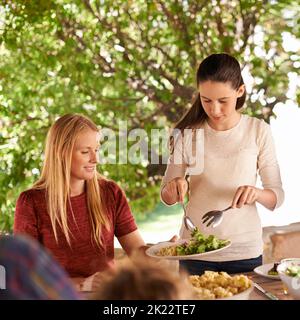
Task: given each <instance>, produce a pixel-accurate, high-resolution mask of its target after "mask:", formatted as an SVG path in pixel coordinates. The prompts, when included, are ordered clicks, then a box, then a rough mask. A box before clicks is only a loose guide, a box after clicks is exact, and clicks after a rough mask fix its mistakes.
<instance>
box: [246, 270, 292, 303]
mask: <svg viewBox="0 0 300 320" xmlns="http://www.w3.org/2000/svg"><path fill="white" fill-rule="evenodd" d="M244 274H245V275H247V276H248V277H249V278H251V280H252V281H253V282H256V283H257V284H259V285H260V286H261V287H262V288H263V289H265V290H266V291H269V292H271V293H272V294H274V295H275V296H276V297H277V298H279V300H294V298H293V297H292V296H291V295H290V294H288V293H287V294H285V293H284V286H283V283H282V282H281V280H273V279H269V278H265V277H262V276H259V275H258V274H256V273H254V272H248V273H244ZM250 300H269V298H268V297H267V296H265V295H264V294H263V293H261V292H260V291H259V290H257V289H256V288H254V289H253V291H252V292H251V294H250Z"/></svg>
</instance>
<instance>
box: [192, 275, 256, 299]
mask: <svg viewBox="0 0 300 320" xmlns="http://www.w3.org/2000/svg"><path fill="white" fill-rule="evenodd" d="M189 281H190V283H191V284H192V286H193V287H194V289H195V291H196V295H197V297H198V298H199V299H201V300H211V299H219V298H228V297H232V296H234V295H236V294H238V293H241V292H243V291H245V290H247V289H248V288H250V287H251V283H252V282H251V280H250V279H249V278H248V277H247V276H245V275H234V276H230V275H229V274H228V273H227V272H214V271H205V272H204V274H203V275H201V276H197V275H193V276H189Z"/></svg>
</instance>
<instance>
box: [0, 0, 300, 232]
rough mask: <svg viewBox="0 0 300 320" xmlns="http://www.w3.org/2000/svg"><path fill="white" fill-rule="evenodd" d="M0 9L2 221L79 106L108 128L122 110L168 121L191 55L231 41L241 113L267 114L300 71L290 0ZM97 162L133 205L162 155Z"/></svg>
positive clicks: (183, 90)
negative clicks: (290, 40) (243, 87)
mask: <svg viewBox="0 0 300 320" xmlns="http://www.w3.org/2000/svg"><path fill="white" fill-rule="evenodd" d="M0 8H1V11H0V12H1V20H2V21H3V22H1V23H2V27H1V31H0V32H1V49H0V74H1V78H0V81H1V82H0V89H1V95H0V106H1V109H0V128H1V133H0V157H1V163H0V170H1V171H0V173H1V176H0V191H1V193H0V209H1V212H2V215H3V216H2V218H1V219H0V224H1V223H2V224H1V225H0V228H2V229H10V228H11V223H12V215H13V211H14V204H15V201H16V197H17V196H18V194H19V192H20V191H21V190H23V189H24V188H26V187H28V186H30V185H31V183H32V182H33V181H34V180H35V179H36V178H37V176H38V174H39V169H40V168H41V162H42V154H43V143H44V138H45V134H46V132H47V130H48V128H49V126H50V125H51V123H53V121H54V120H55V119H56V117H57V116H59V115H62V114H64V113H68V112H80V113H84V114H86V115H88V116H90V117H91V118H92V119H93V120H94V121H95V122H96V123H97V124H100V125H102V126H103V127H108V128H111V129H113V130H117V129H118V122H119V120H124V119H126V120H127V122H128V126H129V128H143V129H145V130H147V131H148V132H150V130H151V129H152V128H156V127H159V128H164V127H167V126H171V125H172V124H173V123H174V122H176V121H177V120H178V119H179V118H180V117H181V116H182V115H183V113H184V112H185V110H187V108H188V107H189V106H190V103H191V101H192V99H193V95H194V94H195V92H196V88H195V79H194V78H195V70H196V67H197V65H198V63H199V62H200V61H201V60H202V59H203V58H204V57H205V56H207V55H209V54H211V53H213V52H227V53H230V54H232V55H234V56H236V57H237V58H238V59H239V61H240V62H241V64H242V66H243V68H244V69H245V71H248V73H249V74H251V76H252V77H253V84H252V86H249V88H250V91H249V99H248V103H247V108H246V109H245V112H246V113H248V114H251V115H254V116H257V117H260V118H264V119H265V120H266V121H268V120H269V119H270V117H271V116H273V108H274V106H275V105H276V104H277V103H278V102H285V101H286V100H287V99H288V98H287V96H286V93H287V90H288V83H289V79H288V74H289V73H290V72H296V73H297V72H298V70H299V64H300V61H299V54H297V53H295V52H289V51H285V49H284V45H283V44H284V36H287V35H293V36H294V37H296V38H299V34H300V32H299V25H300V24H299V11H300V10H299V5H298V2H297V1H292V0H285V1H283V0H278V1H275V0H274V1H266V0H262V1H249V0H247V1H244V0H240V1H237V0H232V1H225V0H223V1H222V0H214V1H196V0H195V1H186V0H168V1H161V0H155V1H142V0H135V1H121V0H115V1H107V0H103V1H100V0H93V1H92V0H77V1H66V0H49V1H41V0H34V1H26V0H14V1H12V0H11V1H9V0H7V1H4V2H3V4H2V6H1V7H0ZM283 32H285V33H284V34H283ZM298 101H299V95H298ZM118 156H120V155H118ZM101 168H102V172H104V174H105V175H107V176H109V177H111V178H112V179H114V180H116V181H118V182H119V183H120V184H121V185H122V187H123V188H124V189H125V191H126V193H127V195H128V197H129V199H130V200H132V202H131V204H132V206H133V209H134V212H141V211H142V210H147V209H150V208H151V207H152V206H153V205H154V204H155V203H156V202H157V201H158V184H159V181H160V178H161V174H162V173H163V171H164V166H162V165H151V164H149V163H147V162H145V163H144V164H139V165H103V166H102V167H101ZM141 209H142V210H141Z"/></svg>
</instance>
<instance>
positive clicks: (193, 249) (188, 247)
mask: <svg viewBox="0 0 300 320" xmlns="http://www.w3.org/2000/svg"><path fill="white" fill-rule="evenodd" d="M191 236H192V238H191V239H190V240H189V241H188V242H185V243H183V244H181V245H178V246H176V251H177V255H190V254H197V253H204V252H208V251H213V250H217V249H220V248H223V247H225V246H226V245H228V244H229V240H220V239H218V238H217V237H216V236H214V235H212V234H211V235H209V236H205V235H204V234H203V233H201V232H200V231H199V230H198V228H196V229H195V230H194V231H192V233H191Z"/></svg>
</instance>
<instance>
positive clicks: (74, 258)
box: [14, 179, 137, 278]
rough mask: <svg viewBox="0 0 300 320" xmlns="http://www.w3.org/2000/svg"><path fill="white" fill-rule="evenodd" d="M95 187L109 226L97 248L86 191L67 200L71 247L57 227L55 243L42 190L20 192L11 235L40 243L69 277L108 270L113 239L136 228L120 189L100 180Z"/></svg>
mask: <svg viewBox="0 0 300 320" xmlns="http://www.w3.org/2000/svg"><path fill="white" fill-rule="evenodd" d="M99 185H100V190H101V191H100V192H101V194H102V197H103V199H104V203H105V205H106V207H107V215H108V219H109V221H110V222H111V226H112V227H111V228H110V230H107V229H102V242H103V246H102V247H101V248H99V247H98V246H97V244H96V243H95V241H94V240H93V236H92V234H93V231H92V226H91V222H90V217H89V214H88V208H87V199H86V192H85V193H83V194H81V195H78V196H75V197H71V200H70V202H71V206H72V210H73V213H74V214H73V213H72V212H71V210H70V209H69V208H68V212H67V214H68V225H69V229H70V235H71V236H70V239H71V246H70V245H69V244H68V243H67V240H66V238H65V236H64V234H63V232H62V230H61V229H60V227H59V226H58V227H57V237H58V242H56V240H55V237H54V232H53V229H52V224H51V221H50V217H49V214H48V211H47V205H46V198H45V191H44V190H33V189H30V190H27V191H25V192H22V193H21V195H20V197H19V199H18V201H17V206H16V213H15V222H14V233H15V234H20V233H23V234H28V235H30V236H32V237H33V238H35V239H36V240H37V241H39V242H40V243H41V244H43V245H44V246H45V247H46V248H47V249H48V250H49V251H50V252H51V254H52V255H53V257H54V258H55V259H56V261H58V262H59V263H60V265H62V266H63V267H64V268H65V270H66V271H67V272H68V274H69V276H70V277H85V278H86V277H89V276H90V275H92V274H94V273H96V272H98V271H103V270H105V269H107V268H109V267H111V265H112V264H113V263H114V236H116V237H122V236H124V235H126V234H128V233H131V232H133V231H135V230H136V229H137V226H136V223H135V221H134V218H133V216H132V214H131V211H130V208H129V205H128V203H127V200H126V196H125V194H124V192H123V191H122V190H121V189H120V187H119V186H118V185H117V184H116V183H115V182H113V181H108V180H104V179H103V180H100V181H99Z"/></svg>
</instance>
